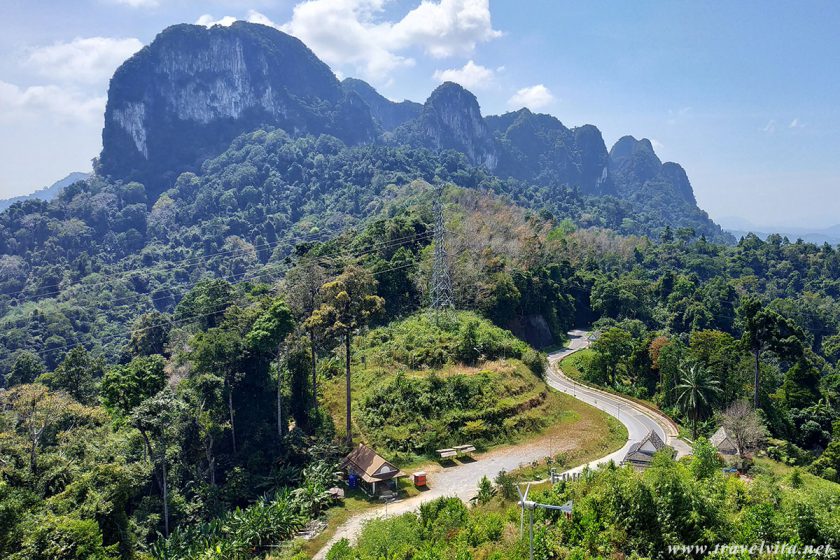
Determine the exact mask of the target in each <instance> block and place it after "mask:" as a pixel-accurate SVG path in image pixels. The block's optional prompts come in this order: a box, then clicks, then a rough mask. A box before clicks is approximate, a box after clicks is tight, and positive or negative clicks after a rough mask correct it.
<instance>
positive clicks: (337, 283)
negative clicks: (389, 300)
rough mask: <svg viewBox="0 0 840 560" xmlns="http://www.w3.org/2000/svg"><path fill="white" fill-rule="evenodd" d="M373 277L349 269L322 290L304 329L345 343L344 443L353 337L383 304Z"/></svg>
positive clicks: (349, 438)
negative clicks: (318, 301) (316, 307)
mask: <svg viewBox="0 0 840 560" xmlns="http://www.w3.org/2000/svg"><path fill="white" fill-rule="evenodd" d="M375 294H376V280H375V279H374V278H373V275H372V274H371V273H370V272H368V271H366V270H365V269H363V268H360V267H358V266H355V265H351V266H348V267H347V268H346V269H345V270H344V272H343V273H342V274H341V275H340V276H338V277H337V278H336V279H335V280H333V281H331V282H327V283H326V284H324V285H323V286H322V287H321V300H322V302H323V303H322V304H321V306H320V307H319V308H318V309H316V310H315V311H314V312H313V313H312V315H311V316H310V317H309V318H308V319H307V320H306V323H305V326H306V327H307V328H315V329H318V330H319V331H321V332H325V333H326V334H328V335H332V336H335V337H336V338H338V339H340V340H342V341H343V342H344V375H345V390H346V401H345V402H346V409H347V416H346V426H345V427H346V430H347V436H346V437H347V443H348V444H349V443H352V441H353V429H352V424H351V403H350V397H351V387H350V342H351V340H352V338H353V334H354V333H355V332H357V331H358V330H359V329H360V328H362V327H363V326H364V325H366V324H367V323H368V321H369V320H370V319H371V318H372V317H373V316H374V315H375V314H377V313H378V312H379V311H380V310H381V309H382V307H383V305H384V303H385V301H384V300H383V299H382V298H381V297H379V296H377V295H375Z"/></svg>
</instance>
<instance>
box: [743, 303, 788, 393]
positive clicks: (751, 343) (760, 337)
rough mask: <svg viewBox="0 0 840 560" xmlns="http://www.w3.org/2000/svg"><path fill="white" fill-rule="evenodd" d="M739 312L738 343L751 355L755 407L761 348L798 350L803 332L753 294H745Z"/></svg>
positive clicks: (764, 349) (779, 350)
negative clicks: (766, 306)
mask: <svg viewBox="0 0 840 560" xmlns="http://www.w3.org/2000/svg"><path fill="white" fill-rule="evenodd" d="M738 316H739V318H740V321H741V327H742V329H743V335H742V337H741V343H742V344H743V345H744V346H745V347H746V348H747V349H748V350H749V351H750V352H751V353H752V355H753V366H754V373H755V375H754V380H753V406H754V407H755V408H758V405H759V403H758V400H759V388H760V386H761V384H760V381H761V380H760V375H761V354H762V352H765V351H767V350H773V351H775V352H777V353H780V354H783V355H784V354H788V355H797V354H801V352H802V345H801V342H799V341H801V339H802V336H801V334H802V333H801V331H800V330H799V328H798V327H797V326H796V325H795V324H794V323H793V322H792V321H790V320H788V319H786V318H785V317H782V316H781V315H779V314H778V313H776V312H775V311H773V310H772V309H768V308H765V307H764V306H763V305H762V303H761V301H760V300H759V299H758V298H757V297H755V296H747V297H745V298H744V300H743V301H742V302H741V305H740V307H739V308H738Z"/></svg>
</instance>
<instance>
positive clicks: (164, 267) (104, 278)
mask: <svg viewBox="0 0 840 560" xmlns="http://www.w3.org/2000/svg"><path fill="white" fill-rule="evenodd" d="M428 231H429V230H426V232H423V233H427V232H428ZM319 235H321V234H313V235H312V236H311V237H308V238H304V239H303V240H298V241H297V243H304V242H308V241H312V240H317V239H316V238H317V237H318V236H319ZM413 235H418V234H413ZM408 237H411V235H409V236H405V237H403V238H396V239H392V240H389V242H393V241H397V240H399V239H406V238H408ZM288 242H289V240H286V239H280V240H277V241H274V242H271V243H264V244H260V245H256V246H253V245H252V246H251V248H241V249H228V250H225V251H216V252H213V253H206V254H203V255H194V256H191V257H187V258H184V259H179V260H175V261H168V262H166V263H163V264H161V265H160V266H157V267H147V268H142V269H129V270H123V271H118V272H113V273H111V274H105V275H101V278H100V279H99V280H97V281H95V282H91V283H87V284H78V285H77V286H78V287H81V288H94V287H96V286H99V285H104V284H107V283H109V282H110V281H112V280H114V279H116V278H120V277H123V276H129V275H131V274H135V273H139V274H151V273H153V272H169V271H173V270H176V269H177V268H178V267H183V266H186V265H187V264H190V263H199V262H202V261H208V260H209V259H212V258H213V257H218V256H221V255H227V256H229V257H234V256H241V255H246V254H250V253H251V250H252V249H253V250H254V251H257V250H259V249H262V248H270V247H275V246H278V245H280V244H283V243H288ZM375 245H376V244H374V246H375ZM348 251H349V249H348ZM59 286H60V283H59V284H52V285H50V286H49V287H50V288H57V287H59ZM71 289H72V288H71ZM25 291H26V288H23V289H21V290H17V291H15V292H9V293H6V294H4V295H7V296H10V297H11V296H14V295H17V294H20V293H23V292H25ZM64 292H66V290H65V289H58V290H54V291H52V292H45V293H40V294H35V295H33V296H32V297H29V298H24V299H19V300H18V304H17V305H20V304H22V303H24V302H26V301H33V300H43V299H47V298H49V297H50V296H53V295H59V294H62V293H64ZM15 307H16V306H15Z"/></svg>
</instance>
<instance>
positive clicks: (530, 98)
mask: <svg viewBox="0 0 840 560" xmlns="http://www.w3.org/2000/svg"><path fill="white" fill-rule="evenodd" d="M552 103H554V95H552V94H551V91H549V89H548V88H547V87H545V86H544V85H543V84H537V85H535V86H531V87H526V88H522V89H520V90H517V92H516V93H514V94H513V96H511V98H510V99H508V106H510V107H511V108H514V109H516V108H519V107H527V108H529V109H531V110H534V111H536V110H539V109H543V108H545V107H548V106H549V105H551V104H552Z"/></svg>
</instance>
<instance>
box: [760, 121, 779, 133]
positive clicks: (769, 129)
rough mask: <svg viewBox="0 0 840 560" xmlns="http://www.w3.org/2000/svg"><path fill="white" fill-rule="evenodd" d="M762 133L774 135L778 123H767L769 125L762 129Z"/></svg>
mask: <svg viewBox="0 0 840 560" xmlns="http://www.w3.org/2000/svg"><path fill="white" fill-rule="evenodd" d="M761 131H762V132H766V133H767V134H773V133H774V132H776V121H775V120H773V119H770V120H769V121H767V124H765V125H764V128H762V129H761Z"/></svg>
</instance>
